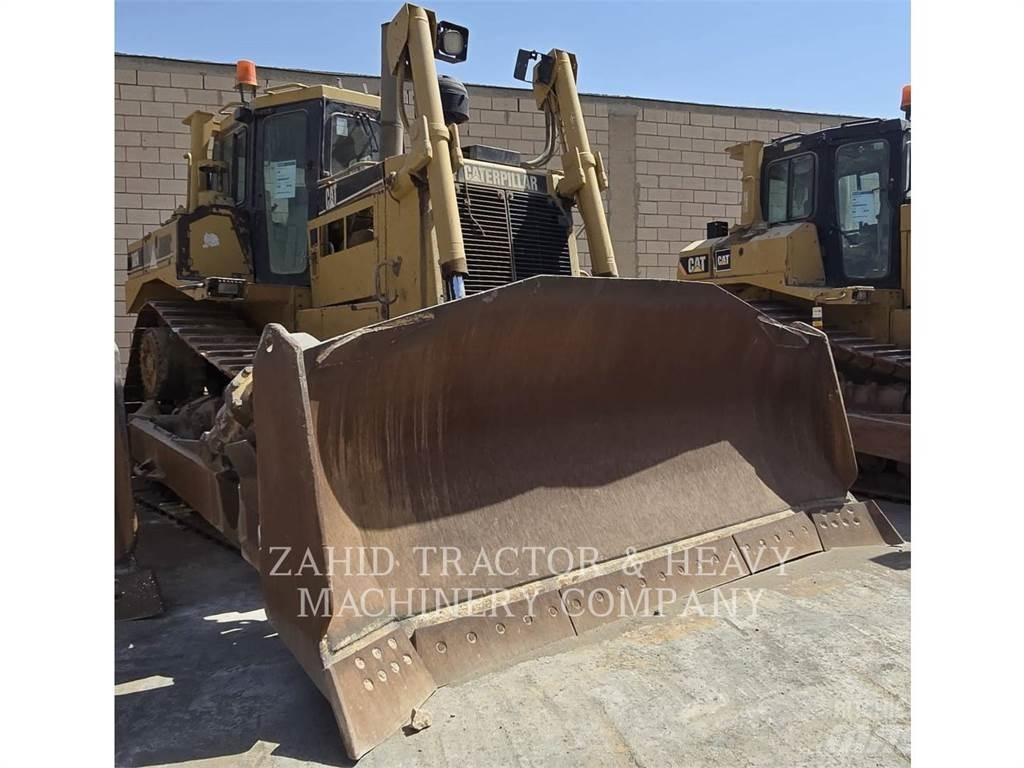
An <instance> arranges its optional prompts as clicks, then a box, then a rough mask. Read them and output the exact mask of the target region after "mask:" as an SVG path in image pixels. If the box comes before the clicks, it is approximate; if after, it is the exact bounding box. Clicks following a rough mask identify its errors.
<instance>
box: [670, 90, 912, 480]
mask: <svg viewBox="0 0 1024 768" xmlns="http://www.w3.org/2000/svg"><path fill="white" fill-rule="evenodd" d="M901 106H902V107H903V110H904V111H905V113H906V117H907V120H900V119H891V120H860V121H856V122H850V123H846V124H843V125H841V126H838V127H835V128H828V129H825V130H823V131H818V132H816V133H809V134H794V135H790V136H783V137H781V138H778V139H775V140H774V141H772V142H771V143H769V144H767V145H765V144H763V143H762V142H761V141H746V142H743V143H740V144H737V145H735V146H732V147H729V148H728V150H727V151H728V153H729V155H730V157H731V158H732V159H733V160H736V161H738V162H740V163H742V201H741V202H742V208H741V215H740V220H739V221H738V222H737V224H736V225H735V226H734V227H732V228H731V229H730V228H729V227H728V225H727V223H726V222H723V221H713V222H710V223H709V224H708V226H707V237H706V238H705V239H703V240H699V241H696V242H694V243H691V244H690V245H688V246H687V247H686V248H684V249H683V250H682V251H680V253H679V266H678V269H677V274H678V278H679V279H680V280H684V281H690V282H702V283H713V284H716V285H720V286H722V287H723V288H725V289H727V290H729V291H730V292H732V293H734V294H735V295H737V296H739V297H741V298H743V299H745V300H746V301H749V302H751V303H752V304H754V306H756V307H758V308H759V309H760V310H762V311H763V312H765V313H767V314H769V315H771V316H772V317H774V318H775V319H777V320H779V321H780V322H792V321H802V322H806V323H810V324H812V325H814V326H815V327H817V328H821V329H823V330H824V332H825V333H826V334H827V335H828V337H829V341H830V342H831V345H832V352H833V355H834V356H835V358H836V362H837V365H838V367H839V374H840V380H841V383H842V388H843V395H844V398H845V401H846V407H847V411H848V415H849V422H850V428H851V430H852V431H853V440H854V445H855V447H856V449H857V453H858V456H859V459H860V463H861V467H862V472H863V473H862V477H861V484H862V485H865V486H867V487H872V488H873V489H874V490H879V491H884V492H886V493H890V494H895V495H900V496H903V495H908V494H909V469H910V123H909V118H910V86H906V87H905V88H904V89H903V99H902V104H901ZM893 470H895V471H893Z"/></svg>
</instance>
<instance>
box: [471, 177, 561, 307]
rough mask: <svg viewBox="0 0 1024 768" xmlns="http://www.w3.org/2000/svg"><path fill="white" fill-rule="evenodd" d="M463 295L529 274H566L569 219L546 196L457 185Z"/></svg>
mask: <svg viewBox="0 0 1024 768" xmlns="http://www.w3.org/2000/svg"><path fill="white" fill-rule="evenodd" d="M455 186H456V196H457V197H458V201H459V220H460V221H461V223H462V237H463V240H464V242H465V246H466V262H467V263H468V265H469V275H468V276H467V277H466V294H467V295H472V294H474V293H479V292H480V291H486V290H488V289H489V288H497V287H498V286H501V285H506V284H508V283H511V282H513V281H515V280H524V279H526V278H528V277H533V276H534V275H569V274H572V265H571V262H570V260H569V233H570V232H571V230H572V223H571V219H570V218H569V217H568V216H567V215H566V214H565V213H563V211H562V210H561V208H559V206H558V204H557V203H556V202H555V201H554V200H552V199H551V198H550V197H549V196H547V195H543V194H531V193H528V192H516V191H514V190H508V189H499V188H496V187H488V186H485V185H482V184H466V183H458V184H456V185H455Z"/></svg>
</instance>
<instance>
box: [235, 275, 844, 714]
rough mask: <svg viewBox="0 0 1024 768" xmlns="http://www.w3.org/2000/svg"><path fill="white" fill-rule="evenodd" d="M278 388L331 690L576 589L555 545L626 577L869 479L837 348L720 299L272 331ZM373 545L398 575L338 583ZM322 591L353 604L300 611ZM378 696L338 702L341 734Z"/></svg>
mask: <svg viewBox="0 0 1024 768" xmlns="http://www.w3.org/2000/svg"><path fill="white" fill-rule="evenodd" d="M254 377H255V393H256V394H255V423H256V429H257V444H258V451H257V462H258V471H257V477H258V486H259V506H260V511H259V515H260V570H261V577H262V578H261V581H262V585H263V590H264V594H265V597H266V601H267V610H268V614H269V615H270V618H271V619H272V621H273V622H274V623H275V626H277V628H278V631H279V632H280V635H281V637H282V638H283V639H284V641H285V642H286V644H288V646H289V647H290V648H291V650H292V651H293V653H295V655H296V657H297V658H299V660H300V661H301V662H302V663H303V664H304V666H305V667H306V669H307V670H308V671H309V672H310V674H311V675H313V676H314V679H318V678H322V677H323V672H324V669H325V668H330V666H331V665H332V664H334V663H335V661H334V659H335V658H336V657H337V654H339V653H343V652H344V649H346V648H347V647H349V646H350V645H351V644H352V643H354V642H357V641H358V639H359V638H360V637H361V636H363V635H364V634H365V633H367V632H372V631H377V630H378V629H379V628H380V627H381V626H382V623H387V622H388V621H395V620H401V619H404V618H406V617H408V616H410V615H412V614H417V613H426V612H430V611H433V610H436V609H438V608H440V607H441V606H444V605H449V604H452V603H457V602H458V594H459V593H460V592H461V591H466V592H469V591H472V590H486V591H492V592H493V591H499V592H500V591H501V590H507V589H510V588H513V587H517V586H519V585H523V584H527V583H529V582H532V581H536V580H539V579H544V578H549V577H553V576H555V575H557V574H558V573H559V569H560V568H561V566H560V565H559V564H558V563H554V562H553V561H552V560H551V559H550V557H549V558H547V559H545V558H543V557H542V558H540V559H539V561H537V560H535V559H532V558H531V557H529V556H528V555H527V553H528V552H529V550H531V549H532V548H537V547H540V548H542V549H544V550H545V551H546V552H548V553H551V552H552V551H554V550H558V549H561V550H565V551H566V552H568V553H569V554H570V558H569V559H570V560H571V559H572V555H573V553H577V552H581V550H583V549H585V550H586V553H587V554H586V556H585V557H586V559H588V560H590V561H593V562H604V561H608V560H612V559H615V558H619V557H622V556H623V555H625V554H626V553H627V552H629V551H643V550H646V549H649V548H652V547H656V546H658V545H662V544H665V543H668V542H678V541H682V540H684V539H688V538H689V537H693V536H697V535H700V534H704V533H708V532H712V531H716V530H719V529H723V528H727V527H729V526H732V525H736V524H740V523H746V522H749V521H756V520H758V519H759V518H761V517H764V516H767V515H775V514H777V513H780V512H784V511H786V510H790V509H793V508H801V507H808V506H816V507H821V506H824V505H826V504H832V505H836V504H841V503H842V501H843V499H844V498H845V495H846V492H847V489H848V488H849V486H850V485H851V483H852V482H853V480H854V478H855V476H856V464H855V460H854V454H853V450H852V445H851V442H850V434H849V429H848V426H847V423H846V418H845V414H844V413H843V409H842V397H841V395H840V391H839V386H838V382H837V380H836V375H835V369H834V366H833V363H832V358H831V353H830V351H829V347H828V344H827V341H826V338H825V337H824V335H822V334H820V333H819V332H816V331H814V330H813V329H809V328H807V329H794V328H792V327H786V326H783V325H781V324H779V323H777V322H775V321H772V320H771V319H770V318H766V317H765V316H763V315H761V314H760V313H758V312H757V311H756V310H755V309H754V308H752V307H751V306H749V305H748V304H746V303H744V302H743V301H741V300H739V299H737V298H735V297H733V296H731V295H730V294H728V293H726V292H725V291H723V290H721V289H720V288H718V287H716V286H713V285H704V284H698V283H684V282H676V281H657V280H625V279H618V280H605V279H573V278H555V277H541V278H533V279H530V280H526V281H523V282H520V283H514V284H511V285H508V286H505V287H503V288H499V289H495V290H492V291H487V292H484V293H480V294H477V295H474V296H472V297H469V298H467V299H463V300H459V301H455V302H450V303H447V304H444V305H441V306H438V307H434V308H432V309H428V310H423V311H420V312H415V313H412V314H410V315H406V316H403V317H400V318H397V319H394V320H390V321H387V322H384V323H380V324H377V325H374V326H370V327H369V328H366V329H363V330H361V331H357V332H354V333H351V334H347V335H345V336H341V337H338V338H336V339H331V340H327V341H323V342H315V341H311V340H309V339H308V338H302V337H301V336H300V335H298V334H295V335H293V334H289V333H287V332H286V331H285V330H284V329H283V328H281V327H280V326H277V325H271V326H268V327H267V329H266V330H265V331H264V333H263V337H262V339H261V341H260V344H259V348H258V350H257V353H256V358H255V367H254ZM804 519H805V520H806V517H805V518H804ZM807 525H808V527H810V528H811V532H812V536H813V537H814V541H815V542H817V547H818V549H820V547H821V545H820V542H818V540H817V536H816V535H814V534H813V527H811V524H810V521H809V520H807ZM325 548H326V549H329V550H330V553H327V554H325ZM352 548H355V549H361V550H368V549H370V550H372V549H379V550H381V551H386V552H388V553H390V555H391V556H392V558H393V563H392V566H393V567H391V568H389V569H388V570H387V572H386V573H379V572H373V573H366V572H359V573H355V574H353V573H345V574H338V573H331V572H330V568H329V566H330V565H331V563H332V562H334V561H336V560H337V557H338V556H337V553H338V552H339V551H345V550H346V549H352ZM441 548H450V550H451V551H454V552H456V553H459V554H460V555H461V557H462V558H463V559H462V560H461V562H460V567H447V568H441V567H439V561H438V559H437V555H438V550H440V549H441ZM499 549H502V550H504V552H505V554H506V555H507V557H505V558H504V559H503V560H502V568H500V569H498V570H495V569H484V570H483V571H481V570H479V569H476V568H472V567H470V566H472V565H473V563H474V562H477V561H478V559H479V556H480V553H484V554H485V555H486V556H487V557H486V558H485V559H486V560H487V561H488V562H490V563H494V562H495V555H496V554H498V552H497V550H499ZM272 551H273V554H271V553H272ZM307 552H308V553H311V555H310V556H311V557H312V559H313V562H314V563H315V564H316V566H317V567H316V568H314V569H309V568H306V569H300V568H299V566H300V565H301V564H302V558H303V557H304V553H307ZM331 553H333V554H331ZM580 559H581V560H582V559H584V556H583V555H580ZM560 562H562V563H564V562H565V558H564V557H563V558H561V560H560ZM445 564H446V565H448V566H451V565H452V563H451V562H450V561H445ZM271 571H274V573H271ZM301 590H307V591H312V592H314V593H319V592H321V591H324V590H325V591H326V594H328V595H329V596H330V601H331V605H332V606H333V607H338V608H339V609H338V610H332V611H330V612H329V614H326V615H321V614H316V615H300V614H299V611H298V606H299V600H298V599H297V594H298V593H299V592H300V591H301ZM411 593H417V594H418V595H419V601H418V602H415V607H411V606H412V605H413V603H411V602H410V601H409V600H408V595H410V594H411ZM353 594H354V595H356V596H359V597H361V598H364V600H363V601H362V604H361V605H360V606H359V607H358V609H357V608H354V607H353V605H352V603H351V602H350V601H347V600H345V597H346V596H349V595H353ZM460 629H461V628H460ZM438 631H440V630H438ZM489 661H490V658H489V656H488V655H487V654H481V655H480V657H479V663H480V664H484V663H489ZM467 665H468V666H470V667H472V666H473V665H472V664H470V663H469V662H467ZM466 671H467V670H466V668H463V667H462V666H460V667H459V668H458V669H455V670H451V671H450V672H444V673H442V676H443V677H447V676H448V675H449V674H453V675H454V674H456V673H457V674H460V675H461V674H463V673H465V672H466ZM332 679H333V678H332ZM337 679H339V680H341V678H337ZM357 694H358V695H360V696H361V692H360V691H359V690H355V691H348V690H347V689H340V688H339V689H337V690H332V691H331V692H330V693H329V698H331V700H332V702H333V703H334V704H335V714H336V716H337V717H338V718H339V722H340V721H341V720H342V719H343V718H344V717H346V715H345V714H344V713H345V712H347V711H348V709H347V708H346V705H345V700H346V697H348V696H350V695H351V696H355V695H357ZM339 712H340V713H341V714H339Z"/></svg>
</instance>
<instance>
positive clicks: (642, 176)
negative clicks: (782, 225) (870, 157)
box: [114, 55, 855, 360]
mask: <svg viewBox="0 0 1024 768" xmlns="http://www.w3.org/2000/svg"><path fill="white" fill-rule="evenodd" d="M114 66H115V77H114V80H115V83H114V121H115V130H114V159H115V165H114V192H115V199H114V200H115V201H114V282H115V285H116V288H117V290H116V298H115V306H114V315H115V318H116V320H115V333H116V336H117V342H118V345H119V346H120V347H121V348H122V359H123V360H127V354H128V353H127V349H128V344H129V342H130V332H131V328H132V326H133V324H134V318H132V317H130V316H129V315H128V314H127V312H126V311H125V307H124V302H123V298H122V292H121V285H122V283H123V281H124V276H125V269H126V266H127V261H126V256H127V245H128V243H129V242H131V241H132V240H135V239H137V238H139V237H142V235H143V234H145V233H146V232H148V231H149V230H151V229H153V228H154V227H156V226H157V225H158V224H160V223H161V222H163V221H165V220H167V218H169V217H170V215H171V213H172V212H173V211H174V209H175V208H176V207H177V206H179V205H184V203H185V195H186V188H185V187H186V165H185V160H184V153H185V152H186V151H187V148H188V130H187V128H186V126H185V125H183V124H182V122H181V121H182V119H183V118H184V117H186V116H187V115H188V114H189V113H191V112H192V111H194V110H196V109H207V110H209V109H211V108H213V109H219V108H220V107H221V106H223V105H225V104H228V103H229V102H232V101H236V100H237V93H236V92H235V90H234V66H233V65H229V64H217V63H206V62H193V61H182V60H175V59H159V58H150V57H140V56H123V55H116V56H115V61H114ZM259 75H260V78H261V85H262V86H263V87H266V86H270V85H279V84H282V83H286V82H299V83H304V84H308V85H314V84H320V83H326V84H329V85H337V84H338V81H339V78H340V79H341V81H342V84H343V85H344V86H345V87H347V88H351V89H355V90H363V89H364V88H365V89H366V90H367V91H368V92H370V93H376V92H377V90H378V80H377V78H376V77H373V76H364V75H350V74H340V75H339V74H337V73H329V72H306V71H297V70H281V69H269V68H260V69H259ZM469 90H470V96H471V112H470V121H469V122H468V123H467V124H465V125H463V126H461V130H462V136H463V141H464V143H482V144H491V145H493V146H500V147H507V148H509V149H512V150H516V151H518V152H521V153H523V155H524V156H530V157H532V156H535V155H537V154H539V153H540V151H541V150H542V148H543V143H544V116H543V114H542V113H541V112H539V111H538V110H537V108H536V105H535V103H534V101H533V97H532V94H531V93H530V91H528V90H526V89H513V88H497V87H492V86H479V85H477V86H470V89H469ZM582 101H583V112H584V115H585V117H586V120H587V127H588V130H589V133H590V140H591V144H592V147H593V149H594V150H596V151H598V152H600V153H601V154H602V156H603V157H604V161H605V167H606V169H607V171H608V177H609V183H610V189H609V190H608V192H607V193H606V194H605V209H606V211H607V212H608V215H609V226H610V228H611V234H612V240H613V242H614V244H615V250H616V258H617V260H618V264H619V271H620V273H621V274H622V275H624V276H633V277H660V278H673V277H674V276H675V265H676V259H677V253H678V251H679V249H680V248H682V247H683V246H684V245H686V244H687V243H689V242H691V241H692V240H695V239H698V238H700V237H702V236H703V232H704V225H705V224H706V222H707V221H709V220H711V219H724V220H726V221H729V222H730V223H732V222H734V221H735V220H736V218H737V217H738V216H739V210H740V173H739V171H740V169H739V165H738V164H736V163H734V162H732V161H731V160H729V159H728V158H727V157H726V155H725V152H724V150H725V148H726V147H728V146H729V145H731V144H734V143H736V142H737V141H743V140H746V139H761V140H763V141H768V140H770V139H773V138H776V137H778V136H782V135H785V134H789V133H795V132H809V131H817V130H820V129H821V128H823V127H827V126H830V125H838V124H839V123H841V122H844V121H847V120H850V119H855V118H853V117H851V116H842V115H820V114H806V113H794V112H785V111H779V110H771V109H760V108H747V107H727V106H710V105H701V104H688V103H682V102H669V101H654V100H649V99H634V98H630V97H617V96H600V95H584V96H583V97H582ZM558 162H559V161H558V158H557V156H556V158H555V159H554V160H553V163H552V165H553V166H555V167H557V165H558ZM577 225H578V226H577V228H578V229H579V226H580V222H579V220H578V217H577ZM578 245H579V249H580V253H581V256H582V259H583V262H584V264H587V263H588V259H587V255H586V254H587V247H586V240H585V239H584V237H583V236H582V233H581V235H580V239H579V242H578Z"/></svg>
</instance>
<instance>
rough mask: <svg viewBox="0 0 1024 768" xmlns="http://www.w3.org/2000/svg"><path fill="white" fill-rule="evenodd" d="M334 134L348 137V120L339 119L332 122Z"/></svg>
mask: <svg viewBox="0 0 1024 768" xmlns="http://www.w3.org/2000/svg"><path fill="white" fill-rule="evenodd" d="M334 132H335V133H336V134H338V135H339V136H348V119H347V118H344V117H339V118H338V119H337V120H335V121H334Z"/></svg>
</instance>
